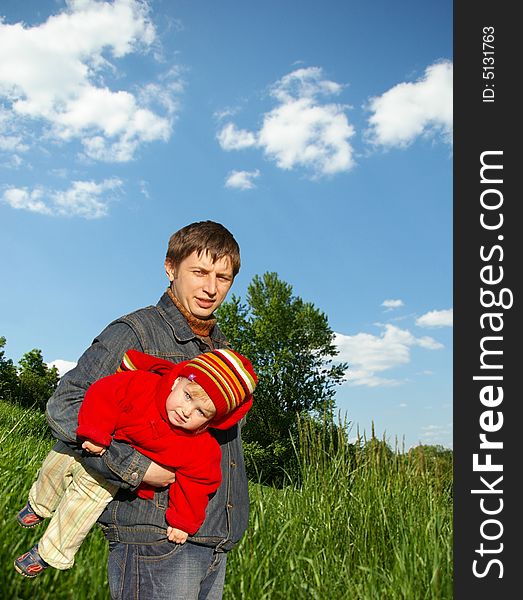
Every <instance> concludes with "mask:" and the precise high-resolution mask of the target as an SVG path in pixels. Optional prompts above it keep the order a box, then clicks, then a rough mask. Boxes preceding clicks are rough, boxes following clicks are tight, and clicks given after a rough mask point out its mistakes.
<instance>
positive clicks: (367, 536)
mask: <svg viewBox="0 0 523 600" xmlns="http://www.w3.org/2000/svg"><path fill="white" fill-rule="evenodd" d="M0 440H1V441H2V443H1V444H0V448H1V450H0V485H1V489H2V492H3V493H2V496H1V497H0V502H1V519H2V537H1V544H0V561H1V566H2V573H4V585H3V586H2V588H3V590H4V592H3V597H5V598H10V599H29V598H32V599H34V600H40V599H47V598H49V599H53V600H55V599H56V600H60V599H64V600H65V599H71V600H72V599H74V600H83V599H90V600H91V599H93V600H98V599H108V598H109V593H108V586H107V579H106V561H107V549H106V543H105V541H104V539H103V537H102V535H101V533H100V531H99V530H98V529H97V528H95V529H94V530H93V531H92V532H91V534H90V535H89V537H88V539H87V540H86V542H85V543H84V544H83V546H82V548H81V549H80V551H79V553H78V555H77V560H76V565H75V567H73V569H71V570H70V571H65V572H64V571H62V572H59V571H56V570H54V569H49V570H48V571H46V572H45V573H44V574H43V575H41V576H40V577H39V578H37V580H27V579H25V578H23V577H21V576H20V575H18V574H16V573H15V571H14V568H13V566H12V563H13V559H14V557H15V556H17V555H18V554H19V553H21V552H23V551H24V550H26V549H28V548H29V547H31V545H32V544H33V543H34V542H35V541H36V540H37V539H38V531H37V530H23V529H22V528H20V527H19V526H18V525H17V524H16V522H15V515H16V512H17V511H18V509H19V508H20V507H21V506H22V505H23V504H24V502H25V500H26V497H27V492H28V490H29V487H30V486H31V483H32V481H33V479H34V477H35V475H36V471H37V469H38V467H39V465H40V462H41V461H42V459H43V458H44V456H45V455H46V453H47V451H48V449H49V448H50V447H51V445H52V443H53V441H52V438H51V437H50V435H49V433H48V429H47V426H46V423H45V419H44V417H43V415H42V414H40V413H39V412H34V411H28V410H23V409H20V408H17V407H14V406H12V405H9V404H6V403H4V402H1V401H0ZM298 452H299V455H300V464H301V484H300V485H289V486H287V487H284V488H283V489H275V488H271V487H266V486H262V485H258V484H255V483H251V484H250V495H251V517H250V525H249V529H248V531H247V533H246V535H245V537H244V539H243V540H242V543H241V544H240V545H239V546H238V548H236V549H235V550H233V551H232V552H231V553H230V554H229V558H228V568H227V578H226V584H225V592H224V599H225V600H265V599H270V600H273V599H274V600H278V599H280V598H281V599H291V600H293V599H296V600H302V599H309V598H310V599H313V600H314V599H319V600H324V599H325V598H327V599H330V600H367V599H368V600H381V599H383V600H395V599H398V600H399V599H402V600H424V599H434V600H436V599H437V600H439V599H441V600H446V599H448V600H450V599H451V598H452V479H451V477H452V475H451V469H434V468H429V466H427V465H426V464H425V463H424V461H420V459H419V456H417V457H416V456H407V455H404V454H401V453H399V452H386V451H384V444H380V443H376V445H375V447H373V446H372V444H370V445H369V444H368V445H367V446H366V451H365V452H364V451H361V450H360V451H356V452H355V451H354V447H352V446H350V445H349V444H347V442H346V440H345V438H344V437H343V436H340V437H339V438H337V439H335V440H325V439H322V438H321V437H320V436H319V435H318V434H317V433H314V432H313V431H312V430H311V429H308V428H307V427H304V428H303V429H302V434H301V438H300V442H299V450H298ZM151 600H154V599H151Z"/></svg>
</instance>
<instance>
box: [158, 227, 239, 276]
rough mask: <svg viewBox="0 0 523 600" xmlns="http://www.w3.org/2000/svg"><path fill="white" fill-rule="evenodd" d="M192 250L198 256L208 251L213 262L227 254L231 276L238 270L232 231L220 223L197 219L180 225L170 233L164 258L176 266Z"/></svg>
mask: <svg viewBox="0 0 523 600" xmlns="http://www.w3.org/2000/svg"><path fill="white" fill-rule="evenodd" d="M193 252H196V253H197V254H198V256H200V255H201V254H202V253H203V252H209V254H210V255H211V258H212V261H213V262H216V261H217V260H219V259H220V258H223V257H224V256H228V257H229V258H230V260H231V265H232V272H233V276H234V277H236V275H237V274H238V271H239V270H240V247H239V246H238V243H237V242H236V240H235V239H234V237H233V235H232V233H231V232H230V231H229V230H228V229H226V228H225V227H224V226H223V225H221V224H220V223H215V222H214V221H199V222H197V223H191V224H190V225H186V226H185V227H182V228H181V229H179V230H178V231H177V232H176V233H173V234H172V235H171V237H170V239H169V245H168V246H167V255H166V257H165V258H166V260H168V261H169V262H170V263H171V264H172V265H173V266H175V267H176V266H178V265H179V264H180V263H181V262H182V260H183V259H184V258H187V257H188V256H189V255H190V254H192V253H193Z"/></svg>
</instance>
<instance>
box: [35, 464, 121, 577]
mask: <svg viewBox="0 0 523 600" xmlns="http://www.w3.org/2000/svg"><path fill="white" fill-rule="evenodd" d="M117 490H118V488H117V487H116V486H114V485H112V484H110V483H107V482H106V481H105V480H104V479H103V478H102V477H98V478H95V477H94V476H92V475H90V474H89V473H88V472H87V471H86V470H85V469H84V468H83V466H82V465H81V463H80V461H79V460H78V459H75V460H74V463H73V464H72V465H71V482H70V484H69V486H68V487H67V489H66V490H65V492H64V494H63V495H62V499H61V501H60V504H59V505H58V506H57V507H56V510H55V513H54V515H53V517H52V518H51V520H50V521H49V525H48V527H47V530H46V532H45V533H44V535H43V536H42V538H41V540H40V541H39V542H38V552H39V554H40V556H41V557H42V558H43V559H44V560H45V562H47V563H49V564H50V565H51V566H52V567H55V568H56V569H69V568H70V567H72V566H73V564H74V556H75V554H76V552H77V551H78V548H80V545H81V544H82V542H83V541H84V539H85V537H86V536H87V534H88V533H89V531H90V529H91V528H92V526H93V525H94V524H95V523H96V521H97V519H98V517H99V516H100V515H101V514H102V512H103V510H104V508H105V506H106V505H107V504H108V503H109V502H110V501H111V500H112V499H113V496H114V494H116V492H117ZM35 510H36V509H35Z"/></svg>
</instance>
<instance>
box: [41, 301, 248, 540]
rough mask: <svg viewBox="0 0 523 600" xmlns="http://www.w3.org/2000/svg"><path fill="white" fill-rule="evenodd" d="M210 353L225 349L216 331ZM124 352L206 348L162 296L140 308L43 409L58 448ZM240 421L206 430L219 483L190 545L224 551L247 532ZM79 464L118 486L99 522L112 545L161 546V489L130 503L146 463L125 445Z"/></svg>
mask: <svg viewBox="0 0 523 600" xmlns="http://www.w3.org/2000/svg"><path fill="white" fill-rule="evenodd" d="M211 343H212V346H213V347H215V348H221V347H224V346H227V345H228V344H227V341H226V339H225V337H224V335H223V333H222V332H221V331H220V329H219V328H218V327H217V326H216V327H214V329H213V333H212V335H211ZM130 348H134V349H136V350H140V351H142V352H146V353H147V354H152V355H154V356H158V357H161V358H164V359H166V360H171V361H172V362H175V363H177V362H180V361H183V360H188V359H191V358H193V357H194V356H196V355H197V354H200V353H201V352H206V351H208V350H210V349H211V348H210V347H209V345H208V344H207V343H206V342H205V341H204V340H203V339H201V338H199V337H198V336H196V335H195V334H194V333H193V331H192V330H191V328H190V327H189V324H188V323H187V321H186V319H185V318H184V317H183V315H182V314H181V313H180V311H179V310H178V309H177V308H176V306H175V305H174V304H173V302H172V301H171V299H170V298H169V296H168V295H167V294H166V293H165V294H163V296H162V297H161V298H160V301H159V302H158V304H157V305H156V306H149V307H147V308H142V309H140V310H137V311H135V312H133V313H130V314H128V315H125V316H123V317H120V318H119V319H116V320H115V321H113V322H112V323H110V324H109V325H108V326H107V327H106V328H105V329H104V330H103V331H102V332H101V333H100V335H99V336H98V337H96V338H95V339H94V341H93V343H92V344H91V346H90V347H89V348H88V349H87V350H86V351H85V352H84V353H83V354H82V356H81V357H80V359H79V361H78V364H77V366H76V367H75V368H74V369H72V370H71V371H69V372H68V373H66V374H65V375H64V376H63V377H62V378H61V380H60V383H59V385H58V387H57V389H56V390H55V392H54V394H53V395H52V396H51V398H50V399H49V401H48V403H47V410H46V416H47V421H48V423H49V426H50V427H51V429H52V431H53V434H54V435H55V437H56V438H57V439H58V440H59V441H58V442H57V444H56V446H55V449H56V450H58V451H60V448H63V447H64V446H63V444H66V445H67V446H69V447H71V448H74V449H78V445H77V443H76V435H75V430H76V427H77V418H78V411H79V409H80V405H81V403H82V400H83V397H84V394H85V391H86V390H87V388H88V387H89V385H91V383H93V382H94V381H96V380H97V379H100V378H101V377H105V376H106V375H110V374H112V373H114V372H115V371H116V369H117V367H118V365H119V364H120V361H121V358H122V356H123V354H124V352H125V351H126V350H128V349H130ZM240 429H241V423H240V425H239V426H238V425H236V426H234V427H232V428H230V429H228V430H226V431H218V430H212V432H213V434H214V435H215V437H216V438H217V440H218V442H219V444H220V447H221V450H222V461H221V468H222V483H221V485H220V487H219V488H218V490H217V491H216V493H215V494H214V496H213V497H212V498H211V499H210V502H209V504H208V506H207V515H206V518H205V521H204V522H203V524H202V526H201V527H200V529H199V530H198V532H197V533H196V534H195V535H194V536H192V537H189V540H190V541H194V542H196V543H199V544H204V545H207V546H213V547H216V548H217V549H221V550H224V551H227V550H230V549H231V548H232V547H233V546H234V545H235V544H236V543H238V541H239V540H240V539H241V537H242V535H243V534H244V533H245V530H246V528H247V523H248V518H249V496H248V489H247V476H246V474H245V465H244V459H243V450H242V443H241V434H240ZM85 454H86V453H85V452H84V453H83V456H82V463H83V464H84V466H85V467H86V468H87V469H89V470H91V471H94V472H96V473H99V474H101V475H103V477H105V479H107V480H108V481H110V482H111V483H114V484H116V485H117V486H118V487H120V491H119V492H118V494H117V496H116V498H115V499H114V500H113V501H112V502H111V503H110V504H109V505H108V506H107V508H106V510H105V511H104V513H103V514H102V516H101V517H100V519H99V524H100V525H101V526H102V529H103V530H104V533H105V534H106V537H107V538H108V539H109V540H112V541H120V542H124V543H136V544H154V543H157V542H163V541H165V536H166V533H165V531H166V527H167V523H166V521H165V510H166V508H167V500H168V490H167V488H165V489H162V490H159V491H157V492H156V493H155V497H154V500H153V501H151V500H144V499H142V498H138V497H136V495H135V494H134V493H132V491H133V490H134V489H136V488H137V487H138V485H139V484H140V482H141V481H142V478H143V476H144V474H145V472H146V470H147V468H148V467H149V465H150V463H151V461H150V459H148V458H147V457H145V456H143V455H142V454H140V453H139V452H138V451H136V450H134V448H132V447H131V446H130V445H128V444H125V443H123V442H117V441H113V442H112V443H111V445H110V447H109V448H108V450H107V452H105V453H104V455H103V456H101V457H99V456H86V455H85Z"/></svg>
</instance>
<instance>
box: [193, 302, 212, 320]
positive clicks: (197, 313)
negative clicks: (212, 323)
mask: <svg viewBox="0 0 523 600" xmlns="http://www.w3.org/2000/svg"><path fill="white" fill-rule="evenodd" d="M191 308H192V310H191V313H192V314H193V316H194V317H196V318H197V319H204V320H205V319H208V318H209V317H211V316H212V313H213V312H214V305H212V306H211V307H210V308H203V307H201V306H198V305H196V306H193V307H191Z"/></svg>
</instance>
